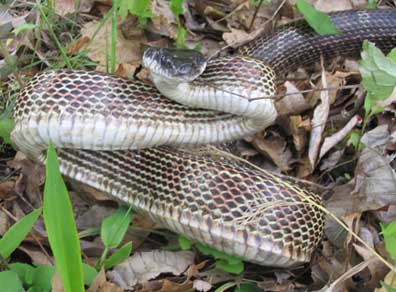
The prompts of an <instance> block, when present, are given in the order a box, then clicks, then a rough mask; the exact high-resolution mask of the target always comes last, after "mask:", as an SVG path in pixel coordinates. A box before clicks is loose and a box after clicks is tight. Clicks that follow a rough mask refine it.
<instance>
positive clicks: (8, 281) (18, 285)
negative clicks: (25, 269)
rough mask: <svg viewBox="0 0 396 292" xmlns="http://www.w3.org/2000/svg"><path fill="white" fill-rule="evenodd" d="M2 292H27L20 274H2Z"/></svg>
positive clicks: (7, 272) (0, 281)
mask: <svg viewBox="0 0 396 292" xmlns="http://www.w3.org/2000/svg"><path fill="white" fill-rule="evenodd" d="M0 283H1V291H7V292H22V291H25V290H24V289H23V286H22V282H21V280H20V279H19V278H18V274H17V273H16V272H14V271H4V272H0Z"/></svg>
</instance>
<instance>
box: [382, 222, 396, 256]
mask: <svg viewBox="0 0 396 292" xmlns="http://www.w3.org/2000/svg"><path fill="white" fill-rule="evenodd" d="M380 226H381V230H382V234H383V235H384V241H385V249H386V251H387V252H388V254H389V256H390V257H391V259H392V260H393V261H396V221H392V222H390V223H389V224H383V223H380Z"/></svg>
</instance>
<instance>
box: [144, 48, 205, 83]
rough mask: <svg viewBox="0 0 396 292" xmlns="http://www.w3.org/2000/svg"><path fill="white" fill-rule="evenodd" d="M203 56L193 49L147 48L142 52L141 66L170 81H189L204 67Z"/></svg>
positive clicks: (199, 73) (200, 72)
mask: <svg viewBox="0 0 396 292" xmlns="http://www.w3.org/2000/svg"><path fill="white" fill-rule="evenodd" d="M206 64H207V61H206V60H205V58H204V56H203V55H202V54H201V53H199V52H197V51H194V50H188V49H165V48H148V49H146V50H145V52H144V54H143V66H144V67H146V68H147V69H149V70H150V72H151V74H154V75H157V76H161V77H162V78H166V79H168V80H172V81H179V82H190V81H193V80H194V79H196V78H197V77H198V76H199V75H201V74H202V72H203V71H204V70H205V68H206Z"/></svg>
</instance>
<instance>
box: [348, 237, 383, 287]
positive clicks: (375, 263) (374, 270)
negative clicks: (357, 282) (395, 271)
mask: <svg viewBox="0 0 396 292" xmlns="http://www.w3.org/2000/svg"><path fill="white" fill-rule="evenodd" d="M353 246H354V248H355V250H356V252H357V253H358V254H359V255H360V256H361V257H362V258H363V260H364V261H370V264H368V265H367V268H368V269H369V271H370V277H369V278H368V279H367V281H365V283H364V286H365V287H366V288H367V289H369V290H370V291H372V290H373V289H374V288H375V287H377V286H378V283H379V282H380V281H381V280H382V279H384V277H385V275H386V273H387V272H388V271H389V268H388V267H387V266H385V264H384V263H383V262H381V261H380V260H379V259H378V257H376V256H375V255H373V253H372V252H371V251H369V250H368V249H367V248H365V247H362V246H360V245H357V244H354V245H353Z"/></svg>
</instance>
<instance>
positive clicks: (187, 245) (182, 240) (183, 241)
mask: <svg viewBox="0 0 396 292" xmlns="http://www.w3.org/2000/svg"><path fill="white" fill-rule="evenodd" d="M179 245H180V248H181V249H182V250H189V249H191V247H192V245H193V242H192V241H191V240H190V239H189V238H187V237H185V236H183V235H180V236H179Z"/></svg>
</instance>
